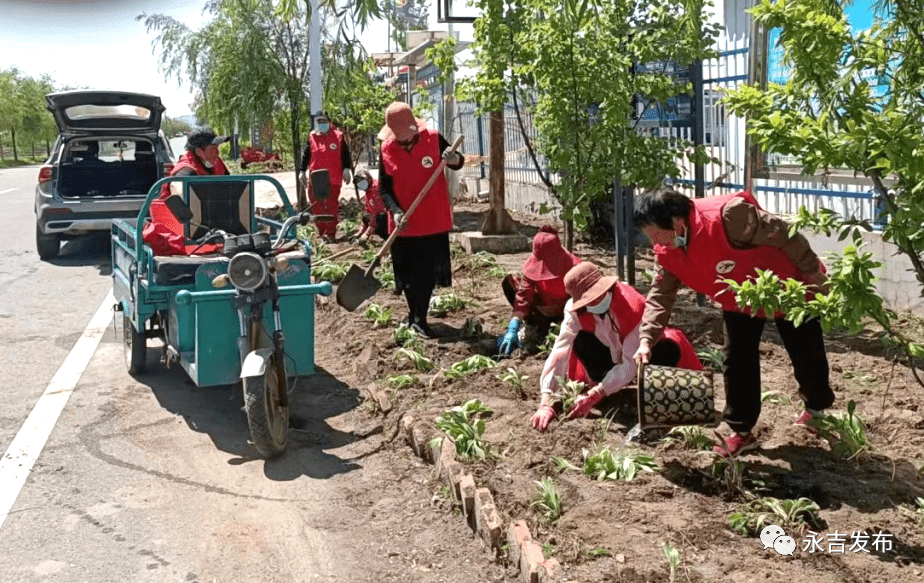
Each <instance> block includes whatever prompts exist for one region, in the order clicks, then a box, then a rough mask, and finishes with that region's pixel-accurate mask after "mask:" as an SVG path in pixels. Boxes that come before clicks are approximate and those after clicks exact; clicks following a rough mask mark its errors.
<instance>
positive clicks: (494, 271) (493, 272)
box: [488, 265, 507, 279]
mask: <svg viewBox="0 0 924 583" xmlns="http://www.w3.org/2000/svg"><path fill="white" fill-rule="evenodd" d="M488 277H493V278H494V279H504V278H505V277H507V270H506V269H504V268H503V267H500V266H498V265H495V266H493V267H489V268H488Z"/></svg>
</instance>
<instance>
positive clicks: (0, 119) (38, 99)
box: [0, 67, 57, 161]
mask: <svg viewBox="0 0 924 583" xmlns="http://www.w3.org/2000/svg"><path fill="white" fill-rule="evenodd" d="M53 91H54V87H53V84H52V81H51V77H49V76H48V75H42V76H41V77H39V78H38V79H33V78H32V77H30V76H28V75H26V74H24V73H23V72H21V71H20V70H19V69H17V68H16V67H11V68H10V69H7V70H4V71H0V103H2V104H3V106H2V107H0V135H2V134H3V133H5V132H9V136H10V145H11V147H12V149H13V159H14V160H16V161H18V160H19V144H21V143H27V144H29V145H30V146H31V151H32V152H34V151H35V144H36V143H37V142H38V143H42V142H44V143H45V144H46V149H49V142H50V140H52V139H54V137H55V136H56V135H57V126H56V125H55V122H54V118H53V117H52V115H51V113H50V112H49V111H48V110H47V109H46V108H45V94H46V93H51V92H53ZM2 150H3V142H2V140H0V152H2ZM30 155H31V154H30Z"/></svg>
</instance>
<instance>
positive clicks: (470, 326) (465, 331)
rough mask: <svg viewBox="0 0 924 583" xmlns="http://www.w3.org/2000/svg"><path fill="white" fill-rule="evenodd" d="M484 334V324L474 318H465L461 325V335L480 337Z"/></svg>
mask: <svg viewBox="0 0 924 583" xmlns="http://www.w3.org/2000/svg"><path fill="white" fill-rule="evenodd" d="M482 334H484V324H482V323H481V322H480V321H478V320H476V319H474V318H466V319H465V324H463V325H462V336H464V337H465V338H480V337H481V335H482Z"/></svg>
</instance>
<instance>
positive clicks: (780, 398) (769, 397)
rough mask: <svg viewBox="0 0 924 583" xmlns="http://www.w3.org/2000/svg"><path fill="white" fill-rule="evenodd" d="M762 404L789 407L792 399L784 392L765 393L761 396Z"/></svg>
mask: <svg viewBox="0 0 924 583" xmlns="http://www.w3.org/2000/svg"><path fill="white" fill-rule="evenodd" d="M760 402H761V403H772V404H774V405H789V404H790V403H792V399H791V398H790V397H789V395H787V394H786V393H784V392H783V391H763V392H762V393H761V394H760Z"/></svg>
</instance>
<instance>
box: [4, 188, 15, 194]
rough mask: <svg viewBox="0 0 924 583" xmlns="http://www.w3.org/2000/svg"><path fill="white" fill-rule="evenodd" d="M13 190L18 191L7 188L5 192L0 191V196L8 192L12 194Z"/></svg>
mask: <svg viewBox="0 0 924 583" xmlns="http://www.w3.org/2000/svg"><path fill="white" fill-rule="evenodd" d="M14 190H19V189H18V188H7V189H6V190H0V194H6V193H8V192H13V191H14Z"/></svg>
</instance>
